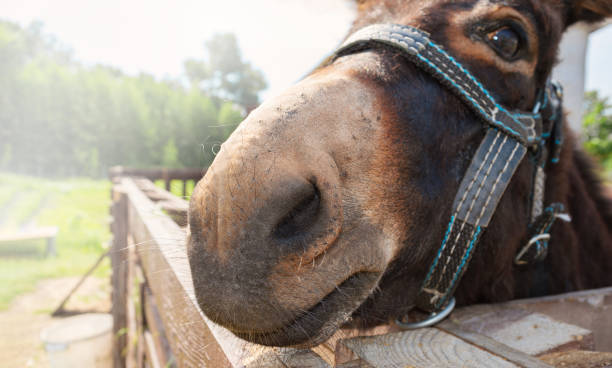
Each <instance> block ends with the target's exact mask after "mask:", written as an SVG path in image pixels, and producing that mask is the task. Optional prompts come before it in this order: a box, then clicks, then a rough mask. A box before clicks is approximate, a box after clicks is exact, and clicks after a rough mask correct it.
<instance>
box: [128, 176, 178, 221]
mask: <svg viewBox="0 0 612 368" xmlns="http://www.w3.org/2000/svg"><path fill="white" fill-rule="evenodd" d="M134 182H135V183H136V186H138V188H139V189H140V190H142V191H143V192H144V193H145V195H146V196H147V197H148V198H149V199H151V200H152V201H155V202H156V204H157V205H158V206H159V207H160V208H161V209H162V210H164V211H165V212H166V213H167V214H168V215H169V216H170V217H171V218H172V220H174V222H176V223H177V224H178V225H179V226H181V227H184V226H187V212H188V211H189V203H188V202H187V201H185V200H183V199H181V198H178V197H176V196H175V195H173V194H172V193H170V192H168V191H166V190H164V189H162V188H160V187H158V186H156V185H155V184H153V182H151V181H150V180H148V179H134Z"/></svg>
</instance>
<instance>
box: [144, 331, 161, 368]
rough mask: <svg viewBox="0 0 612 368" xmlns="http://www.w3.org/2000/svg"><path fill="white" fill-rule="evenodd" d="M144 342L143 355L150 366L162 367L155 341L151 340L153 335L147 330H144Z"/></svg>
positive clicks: (152, 367)
mask: <svg viewBox="0 0 612 368" xmlns="http://www.w3.org/2000/svg"><path fill="white" fill-rule="evenodd" d="M144 340H145V341H144V342H145V354H146V355H145V356H146V361H147V363H149V366H150V367H151V368H163V367H164V366H163V365H162V364H161V362H160V361H159V355H158V353H157V349H156V346H155V343H154V342H153V336H152V335H151V333H150V332H149V331H147V330H145V332H144Z"/></svg>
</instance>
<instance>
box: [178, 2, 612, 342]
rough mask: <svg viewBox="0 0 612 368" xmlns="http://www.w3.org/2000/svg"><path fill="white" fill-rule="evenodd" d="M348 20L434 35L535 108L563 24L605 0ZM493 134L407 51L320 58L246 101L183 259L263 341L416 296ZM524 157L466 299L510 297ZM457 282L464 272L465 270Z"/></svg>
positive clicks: (388, 10) (219, 317) (216, 301)
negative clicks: (473, 164) (460, 191)
mask: <svg viewBox="0 0 612 368" xmlns="http://www.w3.org/2000/svg"><path fill="white" fill-rule="evenodd" d="M358 9H359V16H358V19H357V20H356V21H355V23H354V29H355V30H356V29H359V28H362V27H364V26H366V25H369V24H373V23H394V24H403V25H411V26H413V27H416V28H419V29H420V30H423V31H425V32H428V33H429V34H430V35H431V39H432V40H433V41H434V42H436V43H437V44H439V45H441V46H442V47H443V48H444V49H445V50H446V51H448V52H449V53H450V54H452V55H453V56H454V58H455V59H456V60H458V61H459V62H460V63H461V64H463V65H464V66H465V67H466V68H467V69H468V70H470V71H471V72H472V74H474V75H475V76H476V77H477V78H478V79H479V80H480V81H481V82H482V83H483V84H484V85H485V86H486V88H487V89H488V90H489V91H490V92H491V94H492V95H494V97H495V99H496V100H497V101H498V102H500V103H501V104H503V105H505V106H508V107H511V108H516V109H522V110H531V108H532V106H533V105H534V101H535V99H536V94H537V91H538V89H539V88H542V87H543V86H544V84H545V81H546V79H547V77H548V75H549V73H550V71H551V68H552V66H553V64H554V62H555V55H556V52H557V46H558V44H559V40H560V38H561V35H562V32H563V31H564V29H566V28H567V27H568V26H569V25H570V24H572V23H574V22H576V21H580V20H588V21H595V20H599V19H602V18H603V17H604V16H608V15H610V14H611V13H612V6H611V5H610V3H609V1H608V0H585V1H580V0H576V1H569V0H567V1H562V0H542V1H536V0H507V1H496V0H466V1H449V0H435V1H407V0H362V1H359V2H358ZM483 135H484V131H483V125H482V123H481V122H480V121H479V120H478V118H477V117H476V116H475V114H474V113H473V112H472V111H471V110H470V109H468V108H467V107H466V106H465V104H463V103H462V102H461V101H460V100H459V99H458V98H457V97H456V96H455V95H453V94H451V93H449V91H448V90H447V89H446V88H445V87H444V86H442V85H441V84H439V83H438V82H437V81H435V80H434V79H433V78H432V77H431V76H429V75H428V74H426V73H424V72H423V71H422V70H420V69H418V68H417V67H415V65H413V64H412V63H410V62H408V61H407V60H406V59H405V58H404V56H402V55H401V54H400V53H399V52H396V51H392V50H389V49H384V48H380V49H377V48H374V49H369V50H365V51H363V52H359V53H355V54H351V55H349V56H344V57H341V58H338V59H337V60H334V61H333V62H330V63H327V64H326V65H324V66H322V67H321V68H319V69H318V70H316V71H315V72H314V73H312V74H311V75H310V76H309V77H307V78H305V79H304V80H303V81H301V82H299V83H298V84H297V85H295V86H294V87H293V88H290V89H289V90H287V91H286V92H285V93H283V94H282V95H280V96H278V97H276V98H274V99H271V100H269V101H267V102H266V103H264V104H263V105H262V106H260V107H259V108H258V109H257V110H255V111H253V112H252V113H251V114H250V116H249V117H248V118H247V119H246V120H245V121H244V122H243V123H242V124H241V125H240V126H239V127H238V129H237V130H236V131H235V132H234V133H233V134H232V135H231V137H230V138H229V139H228V140H227V142H225V143H224V144H223V146H222V148H221V151H220V152H219V154H218V156H217V157H216V159H215V161H214V163H213V165H212V166H211V167H210V168H209V170H208V172H207V173H206V176H205V177H204V178H203V179H202V180H201V181H200V183H199V184H198V185H197V187H196V189H195V191H194V194H193V196H192V199H191V204H190V230H191V235H190V240H189V249H188V250H189V260H190V263H191V269H192V273H193V280H194V286H195V292H196V296H197V299H198V302H199V304H200V306H201V308H202V310H203V311H204V313H205V314H206V315H207V316H208V317H209V318H210V319H211V320H213V321H215V322H217V323H219V324H221V325H223V326H225V327H226V328H228V329H229V330H231V331H232V332H233V333H235V334H236V335H238V336H240V337H242V338H245V339H248V340H250V341H253V342H256V343H261V344H267V345H300V346H306V345H312V344H315V343H317V342H319V341H321V340H323V339H325V338H327V337H328V336H330V335H331V334H332V333H333V332H334V331H335V330H336V329H337V328H338V327H339V326H341V325H343V324H347V323H348V324H350V323H353V324H354V325H357V326H367V325H373V324H377V323H382V322H386V321H388V320H389V319H390V318H393V317H397V316H399V315H401V314H403V313H405V312H407V311H408V310H410V308H411V307H412V306H413V305H414V299H415V295H416V293H417V291H418V289H419V285H420V283H421V282H422V280H423V278H424V276H425V274H426V272H427V268H428V266H429V264H430V262H431V260H432V259H433V258H434V256H435V253H436V251H437V248H438V247H439V244H440V242H441V240H442V237H443V235H444V231H445V228H446V225H447V222H448V218H449V216H450V211H451V205H452V202H453V198H454V195H455V193H456V191H457V188H458V186H459V183H460V181H461V179H462V177H463V175H464V172H465V170H466V168H467V167H468V165H469V162H470V159H471V157H472V156H473V155H474V152H475V151H476V149H477V147H478V144H479V142H480V141H481V139H482V137H483ZM529 173H530V169H529V168H528V167H526V166H525V164H524V163H523V165H521V166H520V167H519V168H518V170H517V174H516V175H515V176H514V178H513V180H512V182H511V184H510V186H509V188H508V190H507V191H506V194H505V195H504V197H503V198H502V200H501V202H500V204H499V207H498V210H497V213H496V214H495V216H494V217H493V220H492V222H491V224H490V226H489V228H488V230H487V232H486V233H485V234H483V240H482V246H481V250H480V251H479V252H478V253H477V254H476V255H474V260H473V264H472V266H471V268H470V270H469V271H468V273H467V274H466V279H468V280H469V281H468V282H467V283H468V284H469V291H464V292H463V293H461V292H460V291H461V289H460V290H459V293H458V298H459V301H460V302H463V303H466V302H473V301H476V300H485V299H487V298H491V295H493V294H495V295H497V296H498V297H499V296H500V295H501V297H502V298H504V297H505V298H509V297H512V285H509V283H511V282H510V281H506V282H496V281H497V280H500V279H501V276H503V275H505V274H507V273H509V272H510V269H511V267H512V264H511V261H509V260H510V259H511V258H512V256H513V254H514V253H515V252H516V249H517V247H518V246H519V243H520V242H521V241H522V240H524V239H525V237H526V230H519V231H516V230H514V231H511V230H509V229H526V228H527V223H528V217H527V216H526V215H525V214H526V213H527V212H528V209H527V202H528V199H527V197H528V196H529V191H530V175H529ZM460 288H461V286H460Z"/></svg>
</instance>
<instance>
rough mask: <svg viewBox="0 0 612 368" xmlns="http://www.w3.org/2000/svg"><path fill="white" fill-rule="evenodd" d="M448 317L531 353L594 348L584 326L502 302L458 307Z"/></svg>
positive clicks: (512, 346) (591, 337)
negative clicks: (511, 306)
mask: <svg viewBox="0 0 612 368" xmlns="http://www.w3.org/2000/svg"><path fill="white" fill-rule="evenodd" d="M450 321H451V322H454V323H455V324H457V325H460V326H461V328H462V329H464V330H467V331H472V332H476V333H479V334H481V335H485V336H488V337H490V338H491V339H493V340H495V341H498V342H500V343H502V344H504V345H507V346H509V347H511V348H514V349H515V350H518V351H520V352H523V353H526V354H529V355H533V356H537V355H540V354H545V353H548V352H552V351H560V350H573V349H583V350H590V349H592V348H593V334H592V332H591V331H589V330H587V329H584V328H582V327H579V326H575V325H571V324H568V323H565V322H561V321H557V320H555V319H553V318H550V317H548V316H546V315H544V314H540V313H533V312H530V311H527V310H524V309H519V308H510V307H508V306H504V305H496V304H489V305H487V304H485V305H475V306H470V307H466V308H461V309H458V310H456V311H455V312H454V313H453V314H452V315H451V318H450ZM447 325H448V324H447ZM443 326H445V325H444V324H443V325H442V328H444V327H443Z"/></svg>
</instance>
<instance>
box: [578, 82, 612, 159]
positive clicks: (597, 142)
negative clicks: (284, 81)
mask: <svg viewBox="0 0 612 368" xmlns="http://www.w3.org/2000/svg"><path fill="white" fill-rule="evenodd" d="M585 104H586V106H585V114H584V118H583V126H584V137H585V148H586V150H587V151H588V152H590V153H591V154H592V155H594V156H595V157H597V158H598V159H599V160H600V162H601V163H602V165H603V166H604V167H605V168H606V169H607V170H612V109H611V108H612V105H610V103H609V102H608V98H607V97H600V96H599V94H598V93H597V91H591V92H587V93H586V95H585Z"/></svg>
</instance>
